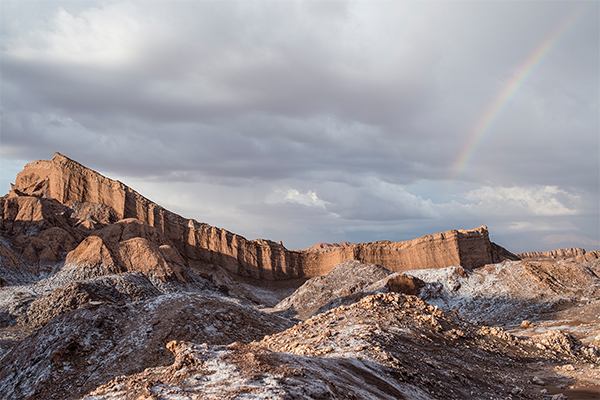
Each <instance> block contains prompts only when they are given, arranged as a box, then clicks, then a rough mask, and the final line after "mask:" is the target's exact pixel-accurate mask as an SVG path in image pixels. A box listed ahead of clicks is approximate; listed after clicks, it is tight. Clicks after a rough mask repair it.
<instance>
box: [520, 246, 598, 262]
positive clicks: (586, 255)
mask: <svg viewBox="0 0 600 400" xmlns="http://www.w3.org/2000/svg"><path fill="white" fill-rule="evenodd" d="M517 256H518V257H519V258H520V259H522V260H539V259H548V258H550V259H555V260H564V259H568V258H576V259H578V260H587V261H591V260H595V259H597V258H600V251H597V250H592V251H585V249H582V248H580V247H571V248H568V249H557V250H550V251H529V252H526V253H520V254H517Z"/></svg>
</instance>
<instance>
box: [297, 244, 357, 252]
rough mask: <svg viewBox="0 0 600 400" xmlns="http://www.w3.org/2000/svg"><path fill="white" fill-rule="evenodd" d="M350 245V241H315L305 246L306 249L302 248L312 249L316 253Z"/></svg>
mask: <svg viewBox="0 0 600 400" xmlns="http://www.w3.org/2000/svg"><path fill="white" fill-rule="evenodd" d="M350 245H352V243H350V242H338V243H325V242H320V243H317V244H315V245H312V246H310V247H307V248H306V249H304V251H313V252H316V253H323V252H326V251H329V250H333V249H335V248H338V247H348V246H350Z"/></svg>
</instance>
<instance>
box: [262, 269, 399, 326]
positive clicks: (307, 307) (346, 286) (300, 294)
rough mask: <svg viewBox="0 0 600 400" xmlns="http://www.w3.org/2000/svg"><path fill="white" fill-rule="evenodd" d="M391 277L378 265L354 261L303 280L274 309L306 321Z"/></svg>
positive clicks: (387, 271)
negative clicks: (300, 284) (336, 303)
mask: <svg viewBox="0 0 600 400" xmlns="http://www.w3.org/2000/svg"><path fill="white" fill-rule="evenodd" d="M390 274H392V272H391V271H389V270H388V269H385V268H383V267H382V266H381V265H375V264H364V263H361V262H360V261H356V260H353V261H346V262H344V263H341V264H339V265H337V266H335V268H333V269H332V270H331V271H329V272H328V273H326V274H323V275H321V276H317V277H315V278H312V279H309V280H308V281H306V282H305V283H304V284H303V285H302V286H300V287H299V288H298V289H297V290H296V291H295V292H294V293H293V294H292V295H291V296H289V297H287V298H285V299H284V300H283V301H281V302H280V303H279V304H277V305H276V306H275V308H274V309H273V310H274V311H284V310H285V311H286V313H285V314H286V315H288V316H290V317H295V318H299V319H307V318H309V317H310V316H311V315H313V314H314V313H315V312H316V311H317V310H319V309H320V308H321V307H323V306H324V305H326V304H328V303H330V302H332V301H333V300H336V299H338V298H340V297H344V296H350V295H352V294H354V293H360V292H362V291H363V290H364V289H365V288H366V287H368V286H369V285H371V284H373V283H375V282H377V281H379V280H381V279H384V278H385V277H387V276H388V275H390ZM362 296H363V297H364V296H365V295H364V294H363V295H362Z"/></svg>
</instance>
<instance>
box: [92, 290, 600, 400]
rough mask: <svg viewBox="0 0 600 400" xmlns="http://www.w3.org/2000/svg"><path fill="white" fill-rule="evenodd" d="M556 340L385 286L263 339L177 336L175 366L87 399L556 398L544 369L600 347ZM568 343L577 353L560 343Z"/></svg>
mask: <svg viewBox="0 0 600 400" xmlns="http://www.w3.org/2000/svg"><path fill="white" fill-rule="evenodd" d="M547 342H548V343H549V345H547V346H544V348H541V347H538V346H535V344H537V343H541V341H540V340H537V341H536V340H527V339H521V338H517V337H514V336H512V335H510V334H509V333H507V332H506V331H504V330H503V329H501V328H497V327H492V328H489V327H486V326H477V325H472V324H467V323H465V322H463V321H460V320H459V319H457V318H456V317H455V316H453V315H452V314H451V313H449V314H446V313H443V312H441V311H440V310H439V309H438V308H437V307H433V306H430V305H428V304H426V303H424V302H423V301H421V300H420V299H418V298H416V297H414V296H404V295H401V294H397V293H381V294H377V295H375V296H368V297H365V298H363V299H362V300H360V301H359V302H357V303H355V304H352V305H351V306H344V307H338V308H335V309H333V310H330V311H328V312H326V313H323V314H319V315H317V316H314V317H312V318H311V319H309V320H308V321H305V322H303V323H300V324H298V325H296V326H294V327H292V328H290V329H288V330H286V331H283V332H281V333H278V334H274V335H269V336H266V337H265V338H264V339H263V340H261V341H258V342H252V343H249V344H244V343H234V344H231V345H229V346H210V345H206V344H202V345H197V344H193V343H183V342H181V341H171V342H169V343H168V344H167V348H169V349H170V350H171V351H172V352H173V354H174V355H175V361H174V363H173V364H172V365H170V366H168V367H160V368H153V369H146V370H145V371H144V372H142V373H140V374H136V375H132V376H123V377H119V378H116V379H114V380H113V381H111V382H110V383H108V384H106V385H104V386H102V387H99V388H97V389H96V390H94V391H93V392H92V393H90V394H89V395H88V396H87V397H84V398H86V399H90V400H92V399H93V400H100V399H102V400H109V399H114V398H126V399H147V398H154V397H158V398H165V399H175V398H189V399H194V400H195V399H233V398H285V399H288V398H289V399H306V400H309V399H427V400H433V399H448V400H450V399H452V400H454V399H496V398H502V399H534V398H550V396H549V395H548V396H544V394H543V393H547V390H546V392H542V394H540V393H539V389H538V388H536V387H535V386H534V385H532V381H533V382H534V383H535V382H536V381H535V380H534V379H537V380H540V377H539V376H541V374H542V373H544V368H543V367H546V368H547V369H548V370H549V372H548V375H550V374H552V375H554V374H555V371H553V370H552V363H554V365H556V363H558V362H560V361H559V359H560V357H566V358H567V359H568V360H569V361H571V362H572V360H577V359H578V358H583V357H581V356H580V354H583V353H586V354H587V352H588V351H592V352H594V354H595V350H594V349H591V350H590V348H588V347H586V346H582V345H579V344H578V343H577V342H576V340H573V338H571V337H569V336H567V335H560V334H556V335H553V337H552V338H551V340H547ZM550 342H552V343H550ZM564 342H570V343H573V346H572V347H573V348H574V352H573V353H572V354H573V355H571V354H568V353H567V352H565V350H563V348H562V347H560V346H556V345H554V343H558V344H559V345H561V344H562V343H564ZM525 345H527V346H525ZM555 349H556V350H555ZM586 357H587V356H586ZM589 359H593V357H587V358H586V360H589ZM571 368H573V366H571ZM533 374H536V375H535V376H537V378H534V375H533ZM544 379H545V378H544ZM555 398H558V397H555ZM569 398H571V397H569ZM572 398H575V397H572ZM578 398H583V397H578ZM590 398H593V397H590Z"/></svg>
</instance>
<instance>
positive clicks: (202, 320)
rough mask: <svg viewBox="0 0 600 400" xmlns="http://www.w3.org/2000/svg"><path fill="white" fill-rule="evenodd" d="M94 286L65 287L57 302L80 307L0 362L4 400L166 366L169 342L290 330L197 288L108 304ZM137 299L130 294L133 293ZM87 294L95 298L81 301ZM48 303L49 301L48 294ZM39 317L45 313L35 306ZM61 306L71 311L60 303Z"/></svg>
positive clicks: (68, 395) (71, 392)
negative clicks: (195, 289)
mask: <svg viewBox="0 0 600 400" xmlns="http://www.w3.org/2000/svg"><path fill="white" fill-rule="evenodd" d="M91 285H94V283H93V282H92V283H90V282H88V283H79V284H72V285H68V286H66V287H65V288H63V289H61V290H62V291H63V292H65V291H68V292H72V293H70V294H69V295H68V296H66V297H65V296H64V293H60V294H59V293H56V296H55V297H54V298H55V299H56V300H61V299H64V298H69V299H73V302H79V303H83V304H82V305H83V307H81V308H79V309H76V310H73V311H70V312H67V313H63V314H61V315H59V316H57V317H55V318H53V319H51V320H50V321H49V322H48V323H47V324H46V325H45V326H44V327H43V328H41V329H40V330H38V331H37V332H36V333H34V334H32V335H31V336H29V337H28V338H26V339H25V340H23V341H22V342H21V343H19V344H18V345H17V346H16V347H15V348H14V349H13V351H11V352H10V353H9V354H7V355H6V356H5V358H3V359H2V362H0V398H2V399H25V398H29V399H60V400H67V399H79V398H81V397H82V396H83V395H84V394H85V393H87V392H89V391H91V390H93V389H94V388H95V387H97V386H99V385H101V384H104V383H107V382H108V381H110V380H111V379H113V378H114V377H116V376H119V375H129V374H132V373H137V372H141V371H143V370H144V369H146V368H149V367H157V366H162V365H169V364H170V363H172V362H173V359H174V357H173V355H172V353H171V352H170V351H168V350H167V349H166V348H165V345H166V344H167V343H168V342H169V341H170V340H185V341H194V342H198V343H208V344H230V343H232V342H235V341H252V340H260V339H262V338H263V337H264V336H265V335H268V334H273V333H276V332H280V331H282V330H285V329H287V328H289V327H290V326H291V325H292V323H291V322H290V321H287V320H285V319H283V318H280V317H277V316H274V315H270V314H266V313H264V312H260V311H258V310H255V309H252V308H249V307H245V306H242V305H239V304H236V303H234V302H232V301H228V300H227V299H224V298H219V297H214V296H209V295H203V294H199V293H180V294H168V295H162V296H158V297H154V298H151V299H147V300H141V301H137V302H135V303H129V304H127V305H125V304H114V303H110V302H105V301H106V300H109V301H110V297H112V296H115V294H111V293H109V292H107V290H106V289H107V288H104V289H103V291H102V292H101V293H100V292H99V289H98V287H97V285H95V287H94V288H91V287H90V286H91ZM131 295H132V296H134V297H135V296H136V294H135V293H131ZM86 296H91V297H92V298H94V299H95V300H96V301H93V302H91V303H87V304H86V302H87V299H85V297H86ZM46 300H48V301H50V300H52V298H48V299H46ZM40 306H41V307H39V308H36V309H35V310H34V311H36V315H37V316H38V317H39V318H43V317H46V318H48V317H52V315H50V314H43V311H44V310H45V311H46V312H48V311H49V310H48V309H47V308H45V307H43V306H42V304H40ZM60 306H61V307H65V308H73V307H72V304H67V303H61V304H60ZM28 396H30V397H28Z"/></svg>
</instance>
